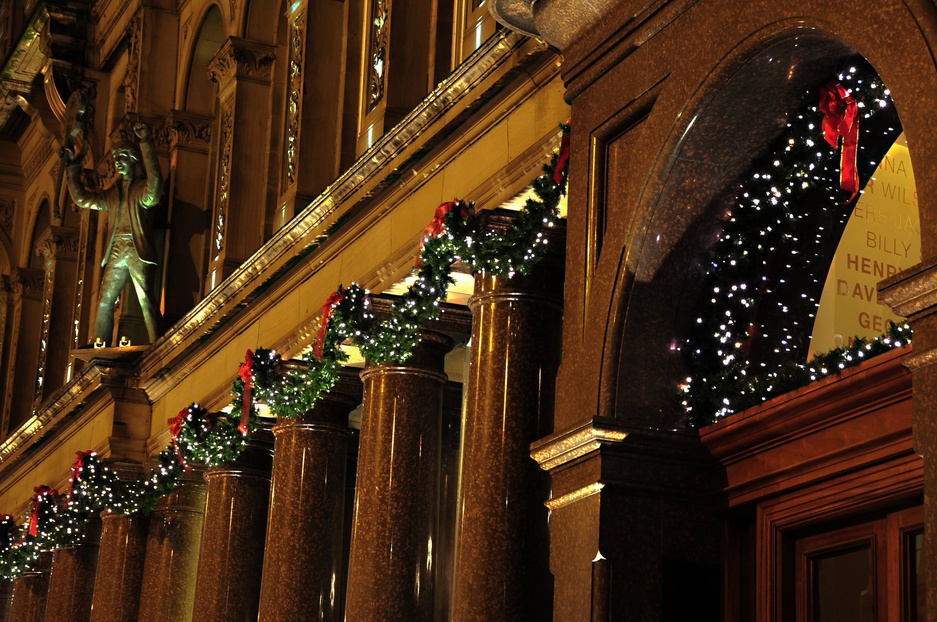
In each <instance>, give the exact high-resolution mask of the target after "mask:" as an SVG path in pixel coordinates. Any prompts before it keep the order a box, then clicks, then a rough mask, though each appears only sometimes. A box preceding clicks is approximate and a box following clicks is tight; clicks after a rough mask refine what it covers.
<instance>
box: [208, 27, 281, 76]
mask: <svg viewBox="0 0 937 622" xmlns="http://www.w3.org/2000/svg"><path fill="white" fill-rule="evenodd" d="M275 49H276V48H274V47H273V46H271V45H264V44H263V43H256V42H254V41H248V40H247V39H242V38H240V37H229V38H228V40H227V41H226V42H225V44H224V45H223V46H221V49H220V50H218V53H217V54H215V58H214V59H212V61H211V63H210V64H209V65H208V77H209V79H211V80H212V81H213V82H215V83H216V84H218V86H219V88H221V89H224V88H225V87H226V86H228V85H229V84H230V83H231V81H232V80H235V79H238V80H242V79H248V80H262V81H267V80H269V79H270V75H271V73H272V72H273V61H274V60H275V59H276V55H275V53H274V52H275Z"/></svg>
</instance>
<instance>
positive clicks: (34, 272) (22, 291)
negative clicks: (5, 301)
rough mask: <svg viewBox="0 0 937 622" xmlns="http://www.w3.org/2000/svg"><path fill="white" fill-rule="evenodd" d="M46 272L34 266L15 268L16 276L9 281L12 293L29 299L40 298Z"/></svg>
mask: <svg viewBox="0 0 937 622" xmlns="http://www.w3.org/2000/svg"><path fill="white" fill-rule="evenodd" d="M45 283H46V273H45V271H43V270H39V269H35V268H17V269H16V278H14V279H13V280H12V281H11V283H10V284H11V285H12V289H13V295H14V296H17V297H22V298H28V299H29V300H42V295H43V293H44V290H45Z"/></svg>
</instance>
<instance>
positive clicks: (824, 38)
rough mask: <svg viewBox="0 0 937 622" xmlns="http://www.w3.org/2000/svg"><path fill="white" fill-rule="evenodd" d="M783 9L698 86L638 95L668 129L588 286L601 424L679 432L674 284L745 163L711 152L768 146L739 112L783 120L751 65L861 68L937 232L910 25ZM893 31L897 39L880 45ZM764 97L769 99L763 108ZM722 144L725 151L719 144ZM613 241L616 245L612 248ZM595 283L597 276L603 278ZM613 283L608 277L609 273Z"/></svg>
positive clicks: (920, 65)
mask: <svg viewBox="0 0 937 622" xmlns="http://www.w3.org/2000/svg"><path fill="white" fill-rule="evenodd" d="M789 4H791V3H784V4H771V6H770V8H769V7H768V3H759V5H761V6H759V7H758V8H757V10H753V11H752V13H751V16H750V18H749V22H746V21H745V20H744V19H743V20H741V21H740V23H739V24H738V25H739V27H741V28H749V30H748V34H747V36H744V37H738V38H735V37H734V36H732V35H730V36H728V37H726V38H725V41H741V43H740V44H738V45H735V46H733V47H731V48H727V49H722V50H716V51H715V53H714V60H715V62H714V63H713V64H712V65H711V67H712V68H711V69H710V70H709V71H708V72H706V73H705V75H701V74H700V73H699V71H698V70H697V71H696V72H695V73H694V72H693V70H692V69H690V70H686V71H684V70H683V69H682V68H674V69H675V70H674V72H673V73H672V74H670V75H669V76H668V77H667V78H666V83H665V84H663V85H662V86H660V88H658V89H656V91H655V87H652V88H651V89H650V90H649V92H648V93H649V95H647V98H648V100H649V102H650V104H649V105H650V113H649V115H648V117H647V118H648V120H649V121H650V120H652V119H653V117H654V116H655V115H658V114H659V115H667V117H666V119H664V120H660V118H659V119H658V120H656V121H655V122H654V125H656V126H657V127H662V126H667V127H668V130H667V134H666V136H665V137H662V136H661V135H660V134H658V135H656V136H654V137H653V138H649V140H650V141H656V145H657V147H656V148H657V149H658V150H657V152H656V155H655V158H654V159H653V163H652V165H651V167H650V169H649V170H648V171H647V172H648V175H647V177H645V178H644V180H643V183H642V186H641V189H640V194H639V196H638V199H637V204H636V208H635V210H634V213H633V216H632V217H631V218H629V219H628V222H627V223H622V225H620V226H619V228H618V229H617V230H615V231H610V233H609V234H607V235H609V236H611V237H612V240H611V241H612V242H613V243H611V244H607V247H609V248H614V249H616V250H618V249H620V255H617V256H615V255H614V254H613V253H609V254H608V255H609V256H606V257H602V258H601V260H600V262H599V264H598V265H597V267H596V276H597V277H602V276H605V277H608V278H609V281H610V282H612V283H614V285H613V287H612V288H611V291H610V292H609V297H610V307H609V308H610V309H612V310H616V309H617V310H618V311H617V312H615V311H613V312H612V313H609V314H608V315H607V316H606V318H607V322H606V323H605V324H604V326H602V327H601V328H600V329H599V330H602V332H603V333H604V334H603V336H602V338H601V339H602V343H604V344H605V345H604V351H603V357H602V367H601V371H600V380H599V382H600V386H599V398H598V400H599V404H598V411H599V413H600V414H619V413H624V412H628V413H641V415H640V416H639V418H640V419H642V422H643V423H644V424H650V425H653V426H662V427H667V428H669V427H673V426H675V425H679V420H680V414H679V413H678V412H676V410H679V409H674V410H670V407H669V406H667V404H671V403H673V404H674V405H676V401H675V400H673V399H672V397H673V393H674V391H675V387H676V385H677V383H678V382H679V378H680V374H681V372H682V369H681V366H680V364H678V363H676V362H675V361H676V359H677V358H678V355H676V354H673V353H672V352H671V351H670V348H669V347H668V346H669V345H670V344H672V343H673V339H674V337H675V334H674V332H675V326H676V324H677V323H678V320H677V318H676V317H675V316H674V313H673V309H675V308H679V307H680V306H681V305H684V306H685V305H686V304H687V302H686V301H685V300H683V299H682V296H681V293H682V292H683V291H685V290H684V287H683V285H685V283H681V281H680V279H681V278H685V274H686V266H687V265H688V262H689V261H691V258H692V256H693V253H694V252H696V251H698V248H694V247H693V245H694V243H696V241H695V239H694V238H695V236H697V234H698V232H697V231H695V230H694V227H698V226H699V225H700V219H701V218H702V217H703V213H702V211H703V210H704V209H705V206H707V205H708V204H709V198H711V197H712V195H713V193H714V192H715V191H716V190H715V186H717V185H718V184H719V183H725V182H726V181H728V180H730V179H731V178H732V175H731V172H732V167H733V166H734V167H735V168H736V169H737V168H738V167H739V166H741V165H743V163H744V162H745V161H746V160H747V159H750V158H748V156H744V157H738V158H735V159H733V154H731V153H727V152H725V151H720V149H721V148H722V147H723V146H725V145H731V144H732V143H735V142H741V143H743V144H746V145H748V146H749V148H751V146H752V145H754V144H757V142H758V141H759V140H762V139H763V135H767V134H765V133H764V132H765V131H766V129H767V126H766V127H764V128H762V129H761V130H760V131H759V132H755V133H754V134H753V135H751V136H747V137H742V138H739V135H738V133H737V132H738V130H740V129H741V128H743V127H751V123H750V122H749V121H748V119H749V118H750V116H751V114H750V110H749V109H757V110H758V111H759V113H760V114H761V115H762V116H763V117H764V116H767V117H770V116H771V114H776V113H778V112H780V111H783V109H784V108H783V105H784V104H783V102H784V101H786V98H787V97H788V96H789V95H790V93H788V91H787V89H786V88H785V86H786V83H787V82H789V80H787V81H785V80H783V79H781V78H780V77H779V76H774V77H773V78H770V79H769V82H765V81H764V80H765V77H766V76H764V75H756V74H758V73H759V72H757V71H755V70H756V68H758V65H759V63H761V64H765V63H767V62H768V60H769V59H771V60H772V61H777V60H778V58H784V57H785V56H786V58H787V59H796V60H797V62H814V63H821V64H822V62H823V60H824V59H830V58H833V59H835V58H837V57H846V56H847V55H848V54H858V55H861V56H862V57H864V58H865V59H867V60H868V61H869V62H870V63H871V64H872V65H873V66H874V67H875V69H876V70H877V71H878V73H879V75H880V76H881V77H882V78H883V80H884V81H885V83H886V84H887V85H888V87H889V88H890V89H891V91H892V96H893V98H894V101H895V105H896V108H897V110H898V113H899V115H900V117H901V120H902V124H903V127H904V129H905V131H906V134H907V136H908V142H909V146H910V149H911V153H912V155H913V158H914V162H915V163H918V164H919V165H918V168H917V169H916V177H917V179H918V180H919V182H918V183H919V189H918V193H919V195H920V197H921V202H920V208H919V209H920V217H921V228H922V233H923V232H926V231H934V230H935V226H937V222H935V219H937V211H935V206H934V204H933V202H934V199H933V192H934V191H937V188H935V187H934V186H935V183H934V175H933V172H932V171H930V170H929V169H930V168H931V167H932V166H933V165H932V164H930V162H931V161H932V158H933V153H932V152H933V150H934V148H935V147H934V146H935V145H937V135H935V134H937V132H935V129H934V127H933V125H932V124H931V123H930V121H929V117H930V115H931V112H930V111H929V110H927V105H926V102H924V101H922V99H921V98H919V97H916V95H915V94H916V93H918V92H920V89H921V88H932V87H933V86H934V85H937V72H935V67H934V59H933V57H932V56H931V53H930V46H929V44H928V41H927V40H926V38H925V36H924V33H922V31H921V30H920V29H919V28H918V26H917V24H918V21H917V20H916V19H915V16H914V15H913V14H912V13H911V12H910V10H909V9H907V7H905V6H904V5H903V4H900V3H898V2H893V3H889V4H894V5H896V6H895V7H894V9H895V11H894V13H895V14H896V18H895V20H893V21H892V22H891V23H889V24H888V25H887V26H886V27H885V28H884V29H882V30H883V31H877V30H876V28H880V26H881V25H876V24H870V23H865V22H864V21H863V20H858V19H851V18H848V17H847V18H845V19H844V18H843V16H840V15H834V14H832V13H833V12H832V11H831V10H828V9H827V8H824V9H822V10H821V9H818V11H817V13H818V14H817V15H815V16H814V17H812V18H809V19H808V18H805V17H800V16H798V17H790V15H792V14H794V13H793V11H794V10H795V9H794V8H793V7H792V6H787V5H789ZM898 5H900V6H898ZM899 16H900V18H899ZM726 17H727V22H731V21H732V20H731V19H730V18H731V16H728V15H727V16H726ZM737 21H739V20H737ZM895 30H899V31H900V32H901V35H902V36H901V37H899V38H897V39H895V38H890V35H891V34H893V32H892V31H895ZM702 34H704V33H700V34H699V35H697V36H701V35H702ZM696 44H699V45H701V46H702V45H708V46H709V47H717V48H718V44H716V45H715V46H714V45H713V42H712V41H709V42H708V43H705V44H704V42H702V41H696V42H694V41H692V40H690V41H685V42H684V45H685V46H687V48H688V49H693V47H694V45H696ZM762 69H764V67H762ZM756 78H757V79H760V80H761V84H760V86H761V87H763V88H762V90H760V91H759V90H757V89H751V88H744V87H745V86H751V84H748V85H746V80H753V79H756ZM771 81H773V82H771ZM769 83H770V84H771V86H769ZM925 85H927V86H925ZM766 90H767V92H768V93H769V94H770V97H769V98H765V97H763V95H764V93H765V92H766ZM759 98H760V99H759ZM668 120H669V122H668ZM733 129H734V130H735V133H733ZM726 134H729V135H731V136H732V137H733V140H726ZM762 134H763V135H762ZM746 140H747V142H746ZM707 149H709V150H713V149H714V150H715V151H714V152H713V153H715V154H716V157H712V158H708V159H709V160H710V161H711V162H712V161H719V160H720V158H721V159H722V161H723V166H722V170H721V171H718V172H713V171H712V170H710V171H706V170H704V168H705V167H704V166H703V165H702V164H700V163H701V162H704V161H705V160H706V158H702V159H701V158H698V157H694V154H696V155H699V154H701V153H705V152H707ZM739 151H744V149H739ZM726 159H728V160H729V161H728V163H726V162H725V160H726ZM694 162H695V164H693V163H694ZM707 184H710V186H707ZM713 184H715V186H714V185H713ZM701 185H702V191H701ZM707 197H708V198H707ZM616 236H620V237H618V239H614V238H615V237H616ZM922 238H923V240H924V241H923V256H924V257H928V256H930V255H933V254H934V252H935V248H934V243H933V242H932V241H931V238H933V236H927V235H926V234H924V235H922ZM615 242H617V243H615ZM603 271H605V272H606V274H604V275H603V274H601V273H602V272H603ZM611 271H614V276H612V274H609V273H608V272H611ZM677 275H681V276H677ZM606 318H603V320H605V319H606ZM642 369H644V370H646V369H653V370H655V372H660V373H655V374H653V377H654V378H655V380H653V381H650V380H649V381H648V387H647V388H646V389H641V388H639V389H638V390H635V386H634V378H635V377H636V374H639V373H640V371H641V370H642ZM641 376H642V377H644V378H648V376H649V375H648V374H646V373H643V374H641Z"/></svg>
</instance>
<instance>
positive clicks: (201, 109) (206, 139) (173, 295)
mask: <svg viewBox="0 0 937 622" xmlns="http://www.w3.org/2000/svg"><path fill="white" fill-rule="evenodd" d="M226 38H227V32H226V30H225V26H224V18H223V16H222V12H221V9H220V8H219V7H218V6H217V5H215V4H210V5H208V6H207V7H206V9H205V13H204V14H203V15H202V19H201V22H200V26H199V29H198V30H197V32H196V36H195V38H194V39H193V43H192V47H191V50H190V52H189V62H188V66H187V68H186V70H185V72H184V74H183V75H184V80H185V82H184V85H183V88H182V89H181V93H182V95H181V97H182V100H181V107H182V109H181V110H178V111H173V113H172V117H173V126H174V128H175V130H176V135H177V140H176V141H174V144H173V150H172V153H171V170H170V175H171V176H172V180H171V183H170V184H169V187H171V188H172V189H173V194H172V196H171V197H169V221H170V228H169V232H168V238H167V241H166V249H165V252H164V257H165V261H164V262H163V267H162V269H163V274H162V279H161V284H162V285H161V291H160V311H161V313H162V315H163V319H164V324H165V325H166V326H171V325H172V324H174V323H175V322H176V321H178V320H179V319H180V318H182V317H183V316H184V315H185V314H186V313H187V312H188V311H189V310H190V309H192V307H194V306H195V305H196V304H197V303H198V302H199V300H201V298H202V295H203V292H204V291H205V279H206V274H207V272H208V268H207V265H208V252H209V250H208V249H209V234H208V231H209V226H208V223H209V220H210V218H211V209H212V201H213V199H212V197H213V192H214V177H213V171H214V170H215V160H216V158H217V150H218V149H217V139H216V136H217V133H218V132H217V118H216V117H217V86H216V85H215V84H214V83H213V82H212V81H211V79H210V78H209V77H208V66H209V65H210V64H211V62H212V60H213V59H214V57H215V55H216V54H217V53H218V50H219V49H221V46H222V45H223V44H224V42H225V40H226Z"/></svg>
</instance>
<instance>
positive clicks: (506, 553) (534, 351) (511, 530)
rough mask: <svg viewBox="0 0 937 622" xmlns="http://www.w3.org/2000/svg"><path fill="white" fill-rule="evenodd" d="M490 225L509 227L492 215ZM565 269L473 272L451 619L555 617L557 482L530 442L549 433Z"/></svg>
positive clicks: (549, 265)
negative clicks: (552, 494) (552, 536)
mask: <svg viewBox="0 0 937 622" xmlns="http://www.w3.org/2000/svg"><path fill="white" fill-rule="evenodd" d="M492 220H494V222H493V223H489V226H503V224H504V223H503V222H502V221H501V220H500V219H497V218H496V217H492ZM562 285H563V271H562V265H561V263H560V262H559V261H558V258H553V257H547V258H546V259H544V260H543V261H542V262H541V263H539V264H538V265H537V266H536V267H535V268H534V269H533V272H532V274H531V275H530V276H526V277H525V276H520V275H515V276H514V278H513V279H508V278H501V277H496V276H493V275H491V274H487V273H481V274H478V275H476V277H475V293H474V295H473V297H472V299H471V300H470V302H469V307H470V308H471V309H472V342H471V343H472V350H471V355H470V356H471V358H470V364H469V375H468V382H467V385H466V391H467V396H466V406H465V408H466V410H465V418H464V420H463V427H462V473H461V486H460V492H459V504H458V507H459V512H460V515H459V517H458V525H457V534H458V535H457V542H456V567H455V588H454V593H453V608H452V614H453V616H452V620H454V621H457V622H468V621H472V622H475V621H486V620H499V621H500V620H503V621H506V622H511V621H516V620H550V619H552V613H551V611H552V610H551V603H552V600H553V595H552V591H553V584H552V577H551V575H550V571H549V531H548V523H547V509H546V508H545V507H544V505H543V504H544V502H545V501H546V500H547V498H548V496H549V490H550V483H549V478H548V476H547V474H546V473H544V472H542V471H541V470H540V468H539V467H538V466H537V463H536V462H534V461H533V460H532V459H531V458H530V444H531V443H532V442H534V441H536V440H538V439H539V438H541V437H542V436H544V435H546V434H548V433H549V432H551V431H552V425H553V420H552V417H553V393H554V383H555V377H556V370H557V366H558V363H559V352H560V331H561V326H562V295H563V292H562Z"/></svg>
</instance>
